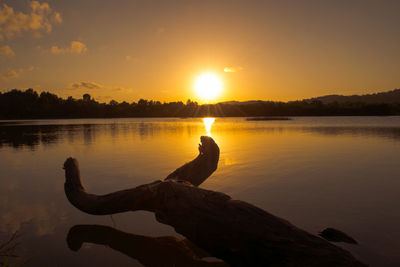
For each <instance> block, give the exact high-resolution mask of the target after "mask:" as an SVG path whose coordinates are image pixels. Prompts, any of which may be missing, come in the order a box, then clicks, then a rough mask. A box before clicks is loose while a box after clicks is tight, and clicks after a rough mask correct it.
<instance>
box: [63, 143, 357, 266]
mask: <svg viewBox="0 0 400 267" xmlns="http://www.w3.org/2000/svg"><path fill="white" fill-rule="evenodd" d="M201 142H202V144H201V145H200V146H199V151H200V154H199V156H198V157H197V158H196V159H195V160H193V161H191V162H189V163H187V164H185V165H183V166H182V167H181V168H178V169H177V170H176V171H174V172H173V173H172V174H170V175H169V176H168V177H167V179H165V180H164V181H161V180H160V181H155V182H153V183H150V184H145V185H141V186H138V187H136V188H132V189H128V190H122V191H117V192H114V193H111V194H107V195H102V196H98V195H93V194H89V193H87V192H86V190H85V189H84V187H83V185H82V183H81V179H80V173H79V166H78V161H77V160H76V159H73V158H69V159H67V160H66V162H65V163H64V169H65V176H66V182H65V186H64V188H65V193H66V195H67V198H68V200H69V201H70V202H71V203H72V204H73V205H74V206H75V207H76V208H78V209H80V210H82V211H84V212H86V213H90V214H95V215H106V214H114V213H120V212H125V211H136V210H146V211H151V212H154V213H155V216H156V219H157V221H159V222H161V223H164V224H167V225H170V226H172V227H174V228H175V230H176V232H178V233H180V234H182V235H183V236H185V237H186V238H187V239H189V240H190V241H191V242H193V243H194V244H196V245H197V246H199V247H200V248H202V249H204V250H206V251H208V252H209V253H210V254H211V255H213V256H215V257H217V258H220V259H223V260H224V261H226V262H227V263H228V264H230V265H232V266H365V265H364V264H362V263H361V262H359V261H358V260H357V259H355V258H354V257H353V256H352V255H351V254H350V253H349V252H347V251H346V250H344V249H342V248H339V247H337V246H335V245H333V244H331V243H329V242H328V241H326V240H324V239H322V238H320V237H318V236H316V235H312V234H310V233H308V232H306V231H304V230H302V229H299V228H297V227H296V226H294V225H292V224H290V223H289V222H288V221H286V220H284V219H282V218H279V217H276V216H274V215H272V214H270V213H268V212H266V211H264V210H262V209H260V208H257V207H255V206H253V205H251V204H249V203H246V202H243V201H240V200H233V199H231V198H230V197H229V196H228V195H226V194H223V193H220V192H214V191H210V190H205V189H201V188H198V187H196V186H194V185H199V184H200V183H201V182H203V181H204V180H205V179H207V177H208V176H210V175H211V174H212V173H213V172H214V171H215V169H216V168H217V164H218V160H219V148H218V146H217V144H216V143H215V142H214V140H213V139H212V138H210V137H201Z"/></svg>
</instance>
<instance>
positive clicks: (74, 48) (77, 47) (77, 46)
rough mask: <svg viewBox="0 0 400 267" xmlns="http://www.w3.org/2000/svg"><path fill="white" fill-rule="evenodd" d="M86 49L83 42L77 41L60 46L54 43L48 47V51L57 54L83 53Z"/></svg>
mask: <svg viewBox="0 0 400 267" xmlns="http://www.w3.org/2000/svg"><path fill="white" fill-rule="evenodd" d="M86 51H87V47H86V45H85V44H84V43H81V42H79V41H72V42H71V44H70V46H69V47H66V48H62V47H58V46H56V45H54V46H52V47H50V53H52V54H55V55H59V54H78V55H80V54H85V53H86Z"/></svg>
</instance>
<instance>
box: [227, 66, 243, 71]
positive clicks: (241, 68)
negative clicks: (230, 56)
mask: <svg viewBox="0 0 400 267" xmlns="http://www.w3.org/2000/svg"><path fill="white" fill-rule="evenodd" d="M240 70H243V67H240V66H237V67H233V66H230V67H225V68H224V72H237V71H240Z"/></svg>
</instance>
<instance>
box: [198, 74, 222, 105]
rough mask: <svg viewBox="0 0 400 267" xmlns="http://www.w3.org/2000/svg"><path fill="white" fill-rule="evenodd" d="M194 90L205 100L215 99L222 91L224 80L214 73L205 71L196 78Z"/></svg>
mask: <svg viewBox="0 0 400 267" xmlns="http://www.w3.org/2000/svg"><path fill="white" fill-rule="evenodd" d="M194 90H195V92H196V95H197V96H198V97H199V98H200V99H201V100H203V101H211V100H215V99H216V98H217V97H218V96H219V95H220V94H221V92H222V81H221V79H220V78H219V77H218V76H217V75H215V74H213V73H203V74H201V75H200V76H199V77H197V79H196V80H195V82H194Z"/></svg>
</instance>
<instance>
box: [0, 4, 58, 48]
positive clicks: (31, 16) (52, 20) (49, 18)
mask: <svg viewBox="0 0 400 267" xmlns="http://www.w3.org/2000/svg"><path fill="white" fill-rule="evenodd" d="M30 8H31V10H30V12H29V13H23V12H18V11H15V10H14V8H12V7H9V6H8V5H7V4H3V6H2V7H0V41H1V40H3V39H4V38H8V39H11V38H13V37H14V36H15V35H17V34H20V33H22V32H33V33H34V35H35V36H37V37H39V36H41V33H42V32H45V33H50V32H51V31H52V28H53V24H56V23H61V22H62V18H61V14H60V13H58V12H55V11H53V10H52V9H51V8H50V6H49V4H48V3H42V4H41V3H40V2H39V1H31V2H30Z"/></svg>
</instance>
